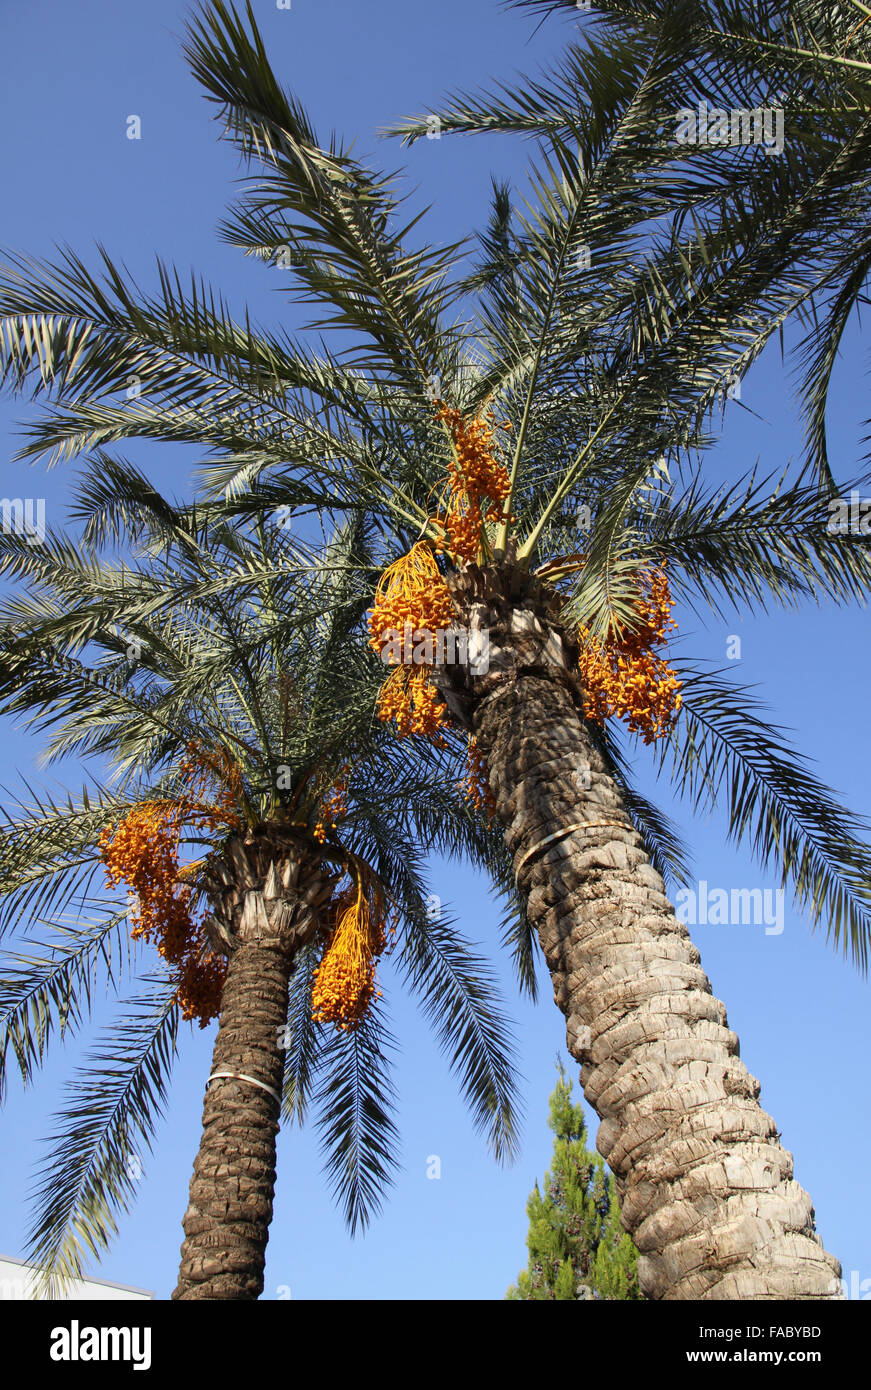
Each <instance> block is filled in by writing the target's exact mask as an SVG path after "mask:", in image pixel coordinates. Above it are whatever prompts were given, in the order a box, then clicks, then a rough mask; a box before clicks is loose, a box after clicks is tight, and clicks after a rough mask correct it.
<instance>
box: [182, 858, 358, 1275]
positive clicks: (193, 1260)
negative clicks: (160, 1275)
mask: <svg viewBox="0 0 871 1390" xmlns="http://www.w3.org/2000/svg"><path fill="white" fill-rule="evenodd" d="M334 881H335V880H334V879H332V878H331V877H329V876H327V875H325V874H324V873H323V872H322V871H318V870H317V868H316V866H315V864H314V863H313V861H312V859H311V857H310V856H308V855H306V854H305V853H304V852H300V850H299V849H298V848H297V847H295V846H294V847H288V845H287V843H286V842H285V843H282V842H281V841H280V840H279V841H278V842H276V840H275V838H270V837H269V835H266V836H265V837H264V836H260V837H254V836H249V837H248V838H247V839H246V840H245V841H242V840H239V839H237V840H234V841H231V843H230V845H229V846H228V847H227V850H225V853H224V857H223V858H222V860H220V861H219V862H218V864H217V865H216V866H215V870H214V883H213V892H212V900H213V909H214V915H213V917H212V919H211V920H210V922H209V927H210V936H211V938H212V941H213V943H214V944H215V945H217V946H220V947H221V948H222V949H224V950H225V951H226V952H227V954H228V955H229V957H230V959H229V963H228V968H227V976H226V979H225V982H224V990H223V995H222V998H221V1015H220V1021H219V1025H218V1034H217V1038H216V1039H215V1048H214V1052H213V1055H212V1067H211V1072H210V1076H214V1074H215V1073H218V1072H229V1073H231V1074H232V1075H231V1076H229V1077H220V1078H218V1079H215V1080H213V1081H212V1082H211V1084H210V1085H209V1086H208V1087H207V1090H206V1097H205V1101H204V1104H203V1128H202V1136H201V1139H200V1147H199V1152H198V1154H197V1157H196V1159H195V1161H194V1172H193V1177H192V1179H191V1185H190V1201H189V1205H188V1209H187V1212H186V1214H185V1218H184V1223H183V1224H184V1232H185V1240H184V1243H183V1244H182V1248H181V1268H180V1271H179V1279H178V1285H177V1287H176V1289H175V1292H174V1293H173V1295H172V1297H173V1299H187V1300H192V1299H193V1300H203V1299H211V1300H216V1299H217V1300H222V1299H232V1300H250V1299H257V1298H259V1297H260V1294H261V1293H262V1292H263V1271H264V1265H265V1260H266V1243H267V1240H268V1237H269V1225H270V1222H271V1220H272V1204H273V1197H274V1192H275V1146H276V1138H277V1135H278V1129H279V1120H280V1111H281V1106H280V1103H279V1101H278V1100H277V1099H276V1096H280V1095H281V1091H282V1081H283V1072H284V1053H283V1051H282V1050H281V1048H280V1046H279V1042H280V1034H281V1030H282V1029H283V1028H284V1026H285V1024H286V1021H287V1004H288V986H289V981H290V975H291V971H292V969H293V959H294V956H295V955H296V952H297V950H298V949H299V947H300V945H301V944H302V943H303V941H305V940H307V939H308V938H309V937H310V936H311V935H312V934H313V932H314V931H315V930H316V929H317V925H318V920H319V913H320V910H321V909H322V907H323V906H324V904H325V903H326V901H327V900H328V899H329V897H330V894H331V892H332V888H333V884H334ZM246 1078H252V1079H251V1080H248V1079H246ZM255 1083H260V1084H255ZM264 1086H265V1087H268V1088H269V1089H268V1090H266V1089H263V1087H264ZM271 1092H274V1093H275V1094H274V1095H273V1094H271Z"/></svg>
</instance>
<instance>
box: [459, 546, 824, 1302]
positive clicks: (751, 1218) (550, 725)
mask: <svg viewBox="0 0 871 1390" xmlns="http://www.w3.org/2000/svg"><path fill="white" fill-rule="evenodd" d="M453 587H454V591H455V601H456V603H457V606H458V608H459V609H460V611H461V613H462V615H463V617H464V619H465V621H466V622H467V623H469V625H470V626H471V627H472V628H475V627H478V628H482V629H483V628H485V627H486V628H487V629H488V631H489V641H490V671H489V673H488V675H487V676H485V677H478V678H476V679H474V680H473V679H471V678H470V677H468V676H464V677H463V678H462V679H461V680H458V679H457V678H456V677H454V678H453V681H454V688H453V690H450V689H447V690H446V693H447V695H448V699H449V703H450V704H451V707H452V709H453V711H454V713H455V714H460V713H461V712H462V711H463V710H465V713H466V716H467V718H468V720H469V722H470V724H471V727H472V728H473V730H474V732H475V734H476V736H477V740H478V745H479V747H480V749H481V751H482V753H483V754H484V756H485V758H486V762H487V767H488V771H489V779H490V786H491V789H492V791H493V794H494V796H495V798H496V805H497V815H498V818H499V820H500V821H501V823H502V826H503V828H504V834H505V840H506V844H507V846H508V849H509V851H510V852H511V854H512V855H513V859H514V866H515V873H516V877H517V884H518V887H519V889H520V891H521V893H522V895H523V897H524V900H525V902H526V909H527V915H528V918H529V920H530V922H531V924H532V925H533V926H534V928H535V929H536V931H537V933H538V937H539V940H540V942H541V946H542V950H543V952H544V956H545V959H546V961H547V964H548V967H549V969H550V972H551V977H552V980H553V987H554V998H555V1000H556V1003H557V1004H558V1006H559V1008H560V1009H561V1010H562V1012H563V1014H564V1015H565V1018H566V1038H567V1044H568V1048H569V1051H570V1052H571V1054H572V1056H573V1057H574V1058H575V1059H576V1061H577V1062H579V1063H580V1064H581V1082H582V1085H583V1088H584V1094H585V1096H586V1099H587V1101H588V1103H589V1104H590V1105H591V1106H592V1107H593V1108H594V1110H595V1111H596V1113H597V1114H598V1116H599V1118H600V1120H601V1122H602V1123H601V1126H600V1128H599V1132H598V1136H597V1148H598V1150H599V1152H600V1153H601V1154H602V1155H603V1157H604V1158H605V1159H606V1160H607V1162H608V1164H609V1165H610V1167H611V1169H612V1171H613V1173H614V1176H615V1179H616V1182H617V1188H618V1192H619V1196H620V1205H621V1219H622V1222H623V1225H624V1226H625V1228H626V1229H627V1230H628V1231H629V1232H630V1234H631V1235H632V1238H633V1240H634V1241H635V1244H636V1246H637V1247H638V1250H639V1252H640V1258H639V1263H638V1274H639V1284H640V1287H641V1290H642V1292H643V1293H644V1295H645V1297H647V1298H650V1299H747V1298H749V1299H822V1298H836V1297H839V1296H840V1285H839V1283H838V1280H839V1277H840V1265H839V1263H838V1261H837V1260H836V1259H835V1258H834V1257H833V1256H831V1255H830V1254H828V1253H827V1252H826V1250H825V1249H824V1248H823V1245H822V1243H821V1241H820V1239H819V1237H818V1235H817V1234H816V1232H815V1228H814V1212H813V1207H812V1205H811V1199H810V1197H809V1196H808V1194H807V1193H806V1192H805V1191H804V1190H803V1188H801V1187H800V1186H799V1184H798V1183H797V1182H795V1181H794V1179H793V1167H792V1156H791V1155H790V1154H789V1153H788V1152H787V1151H786V1150H784V1149H783V1148H782V1147H781V1145H780V1143H779V1138H778V1133H777V1130H776V1127H775V1124H774V1121H773V1120H772V1118H771V1117H770V1115H768V1114H766V1113H765V1111H764V1110H763V1109H762V1108H761V1107H760V1105H759V1102H758V1096H759V1089H760V1088H759V1083H758V1081H756V1079H755V1078H754V1077H752V1076H751V1075H750V1073H749V1072H748V1071H747V1068H746V1067H745V1066H744V1064H743V1062H742V1061H741V1060H740V1058H739V1055H738V1038H737V1037H736V1035H735V1033H734V1032H732V1031H731V1029H730V1028H729V1027H728V1024H727V1019H726V1010H725V1007H724V1006H723V1004H722V1003H721V1002H720V1001H719V1000H718V999H716V998H715V997H714V995H713V991H712V989H711V985H710V982H709V981H708V978H707V976H706V975H705V973H704V971H703V970H702V968H701V965H700V957H699V952H698V951H697V950H696V948H695V946H694V945H693V944H692V942H691V941H690V939H689V933H688V931H687V929H686V927H685V926H684V925H683V924H682V923H681V922H679V921H678V920H677V918H676V916H675V914H674V911H673V909H672V907H671V905H670V903H669V901H668V898H667V897H666V894H665V891H664V885H663V882H662V879H661V877H660V875H659V874H658V873H657V872H656V871H655V870H654V868H653V867H652V865H651V863H650V859H649V856H648V855H647V854H646V853H645V850H644V848H643V842H642V839H641V837H640V836H639V834H638V833H637V832H636V831H635V829H634V828H633V826H632V824H631V821H630V817H629V815H628V813H627V811H626V808H625V805H624V803H623V799H622V796H621V793H620V789H619V787H618V785H617V784H616V782H615V780H614V778H613V777H612V776H611V775H610V774H609V771H608V768H607V766H606V764H605V762H604V760H603V759H602V757H601V756H600V755H599V754H598V752H597V751H596V749H595V747H594V746H593V744H592V742H591V739H590V736H589V733H588V730H587V726H586V724H585V721H584V719H583V718H582V717H581V715H580V713H579V690H578V687H577V682H576V681H575V680H574V678H573V676H572V674H571V672H572V668H573V665H574V661H575V659H576V651H575V649H574V644H573V642H572V640H571V638H570V637H569V636H568V635H567V634H566V633H565V632H564V631H562V630H561V629H560V627H559V623H558V620H557V617H556V614H557V612H558V609H557V606H556V603H555V602H554V599H553V597H551V596H548V595H547V594H546V593H544V592H543V591H542V590H541V589H540V588H538V587H537V586H536V585H535V582H534V581H530V580H529V578H528V577H526V578H524V577H523V576H522V575H519V574H518V572H517V571H516V569H515V568H514V567H513V566H512V565H510V564H508V565H506V566H503V567H502V568H501V569H500V570H496V569H490V570H485V571H481V570H478V569H477V567H475V566H471V567H469V568H468V569H467V570H466V571H464V572H463V573H462V574H461V575H459V576H457V577H456V580H455V582H454V585H453ZM461 685H462V689H460V686H461ZM579 773H580V774H582V776H580V777H579V776H578V774H579ZM587 784H588V785H587Z"/></svg>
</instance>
